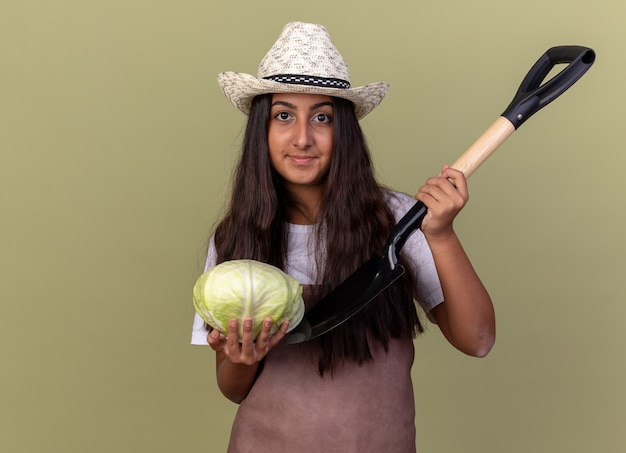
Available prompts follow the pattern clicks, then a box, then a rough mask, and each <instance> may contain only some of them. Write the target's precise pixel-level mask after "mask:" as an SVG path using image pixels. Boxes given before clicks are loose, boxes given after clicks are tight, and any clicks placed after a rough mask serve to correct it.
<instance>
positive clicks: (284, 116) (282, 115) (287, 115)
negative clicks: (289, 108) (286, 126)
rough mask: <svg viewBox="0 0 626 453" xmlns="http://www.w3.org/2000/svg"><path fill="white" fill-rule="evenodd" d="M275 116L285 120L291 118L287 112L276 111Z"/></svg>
mask: <svg viewBox="0 0 626 453" xmlns="http://www.w3.org/2000/svg"><path fill="white" fill-rule="evenodd" d="M276 118H277V119H279V120H281V121H287V120H288V119H289V118H291V115H290V114H289V113H287V112H278V114H277V115H276Z"/></svg>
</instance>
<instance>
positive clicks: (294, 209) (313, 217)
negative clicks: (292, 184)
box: [289, 187, 322, 225]
mask: <svg viewBox="0 0 626 453" xmlns="http://www.w3.org/2000/svg"><path fill="white" fill-rule="evenodd" d="M290 197H291V203H290V206H289V223H294V224H296V225H313V224H315V223H317V222H318V215H319V210H320V205H321V203H322V189H321V187H301V188H299V189H298V190H297V191H294V190H291V191H290Z"/></svg>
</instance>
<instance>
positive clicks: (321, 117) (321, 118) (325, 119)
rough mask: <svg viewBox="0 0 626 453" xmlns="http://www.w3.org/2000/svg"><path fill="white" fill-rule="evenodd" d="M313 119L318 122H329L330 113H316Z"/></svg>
mask: <svg viewBox="0 0 626 453" xmlns="http://www.w3.org/2000/svg"><path fill="white" fill-rule="evenodd" d="M314 120H315V121H317V122H318V123H330V115H327V114H326V113H318V114H317V115H315V118H314Z"/></svg>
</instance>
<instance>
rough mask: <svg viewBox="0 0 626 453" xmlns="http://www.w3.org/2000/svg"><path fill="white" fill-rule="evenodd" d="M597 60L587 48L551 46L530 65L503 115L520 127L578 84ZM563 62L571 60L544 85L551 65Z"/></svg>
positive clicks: (591, 50) (552, 66) (516, 126)
mask: <svg viewBox="0 0 626 453" xmlns="http://www.w3.org/2000/svg"><path fill="white" fill-rule="evenodd" d="M595 59H596V54H595V52H594V51H593V49H590V48H588V47H582V46H557V47H552V48H551V49H548V51H547V52H546V53H545V54H543V55H542V56H541V58H539V60H537V62H536V63H535V64H534V66H533V67H532V68H530V71H528V74H527V75H526V77H524V80H522V83H521V84H520V87H519V89H518V90H517V93H516V94H515V97H514V98H513V100H512V101H511V103H510V104H509V106H508V107H507V108H506V110H505V111H504V113H502V115H501V116H503V117H505V118H506V119H508V120H509V121H510V122H511V123H512V124H513V126H514V127H515V129H517V128H518V127H520V126H521V125H522V123H524V121H526V120H527V119H528V118H530V117H531V116H532V115H533V114H534V113H535V112H537V111H538V110H540V109H542V108H543V107H545V106H546V105H548V104H549V103H550V102H552V101H553V100H555V99H556V98H557V97H559V96H560V95H561V94H562V93H563V92H564V91H566V90H567V89H568V88H569V87H571V86H572V85H573V84H574V83H576V81H577V80H578V79H580V78H581V77H582V76H583V74H584V73H585V72H587V70H588V69H589V68H590V67H591V65H592V64H593V62H594V61H595ZM562 63H568V65H567V67H565V68H564V69H563V70H562V71H561V72H559V73H558V74H557V75H555V76H554V77H552V78H551V79H550V80H549V81H547V82H545V83H544V84H543V85H542V82H543V80H544V79H545V77H546V76H547V75H548V73H549V72H550V71H551V70H552V68H554V66H555V65H557V64H562Z"/></svg>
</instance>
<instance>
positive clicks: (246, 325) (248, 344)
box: [241, 318, 254, 357]
mask: <svg viewBox="0 0 626 453" xmlns="http://www.w3.org/2000/svg"><path fill="white" fill-rule="evenodd" d="M241 352H242V354H243V355H244V356H245V357H251V356H254V336H253V333H252V318H244V320H243V335H242V336H241Z"/></svg>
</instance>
